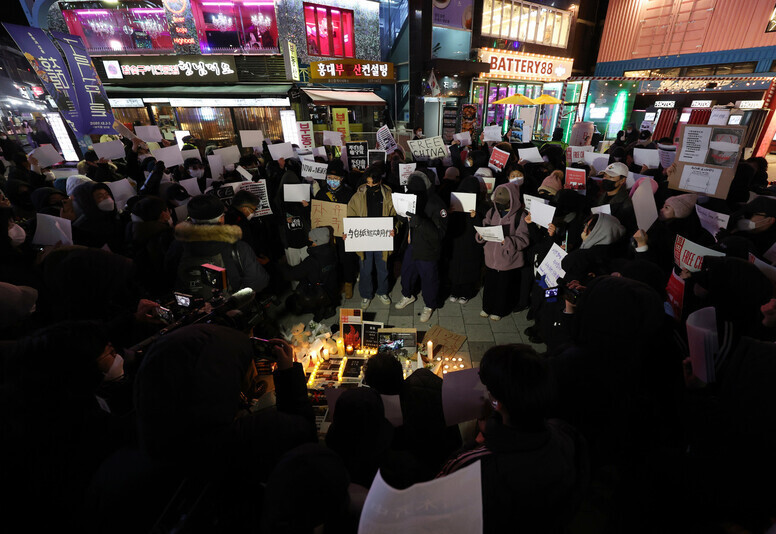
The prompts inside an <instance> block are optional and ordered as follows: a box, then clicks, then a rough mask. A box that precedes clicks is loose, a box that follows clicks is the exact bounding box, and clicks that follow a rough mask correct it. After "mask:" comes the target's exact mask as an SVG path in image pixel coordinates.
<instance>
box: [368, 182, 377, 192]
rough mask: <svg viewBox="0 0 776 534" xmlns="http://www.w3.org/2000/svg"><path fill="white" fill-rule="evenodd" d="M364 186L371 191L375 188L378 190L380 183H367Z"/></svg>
mask: <svg viewBox="0 0 776 534" xmlns="http://www.w3.org/2000/svg"><path fill="white" fill-rule="evenodd" d="M366 188H367V189H368V190H369V191H373V192H374V191H377V190H379V189H380V184H379V183H377V184H374V185H369V184H367V186H366Z"/></svg>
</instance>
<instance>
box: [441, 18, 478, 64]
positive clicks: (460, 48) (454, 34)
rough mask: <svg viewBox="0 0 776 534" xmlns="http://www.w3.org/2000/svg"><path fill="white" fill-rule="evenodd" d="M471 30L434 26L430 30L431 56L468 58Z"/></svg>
mask: <svg viewBox="0 0 776 534" xmlns="http://www.w3.org/2000/svg"><path fill="white" fill-rule="evenodd" d="M471 38H472V34H471V32H468V31H464V30H452V29H450V28H441V27H439V26H434V27H433V28H432V30H431V57H435V58H443V59H462V60H468V59H469V48H470V46H471Z"/></svg>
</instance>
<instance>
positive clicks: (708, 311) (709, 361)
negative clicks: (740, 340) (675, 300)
mask: <svg viewBox="0 0 776 534" xmlns="http://www.w3.org/2000/svg"><path fill="white" fill-rule="evenodd" d="M686 324H687V348H688V349H689V352H690V362H691V363H692V374H694V375H695V376H697V377H698V378H700V379H701V380H703V381H704V382H706V383H707V384H709V383H711V382H714V381H715V380H716V373H715V369H714V354H715V353H716V352H717V351H718V350H719V341H718V337H717V312H716V310H715V309H714V308H713V307H708V308H701V309H700V310H698V311H695V312H693V313H691V314H690V315H688V316H687V323H686Z"/></svg>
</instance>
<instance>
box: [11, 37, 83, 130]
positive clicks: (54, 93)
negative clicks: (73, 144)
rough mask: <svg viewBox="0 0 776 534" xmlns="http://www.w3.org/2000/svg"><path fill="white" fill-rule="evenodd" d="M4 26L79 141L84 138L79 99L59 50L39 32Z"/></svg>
mask: <svg viewBox="0 0 776 534" xmlns="http://www.w3.org/2000/svg"><path fill="white" fill-rule="evenodd" d="M3 26H4V27H5V29H6V30H7V31H8V33H9V34H10V36H11V38H12V39H13V40H14V41H15V42H16V46H18V47H19V50H21V52H22V54H24V57H25V58H27V61H28V62H29V63H30V66H31V67H32V70H33V71H35V74H36V75H37V76H38V78H39V79H40V81H41V83H42V84H43V87H45V88H46V91H47V92H48V94H49V95H50V96H51V98H52V99H53V100H54V103H55V104H56V105H57V107H58V108H59V111H60V112H61V113H62V117H63V118H64V119H65V121H66V122H67V124H68V125H69V126H70V128H71V129H72V130H73V132H74V133H75V135H76V137H78V138H80V137H83V135H84V132H82V128H81V120H82V119H81V113H80V110H79V108H78V97H77V96H76V91H75V88H74V87H73V83H72V80H71V78H70V74H69V73H68V71H67V65H66V64H65V60H64V59H63V58H62V54H60V53H59V50H57V47H56V46H55V45H54V43H52V42H51V39H49V37H48V35H46V32H44V31H43V30H41V29H40V28H28V27H26V26H17V25H16V24H7V23H5V22H4V23H3Z"/></svg>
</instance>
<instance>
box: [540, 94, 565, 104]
mask: <svg viewBox="0 0 776 534" xmlns="http://www.w3.org/2000/svg"><path fill="white" fill-rule="evenodd" d="M533 102H534V104H562V103H563V100H561V99H560V98H555V97H554V96H550V95H542V96H540V97H538V98H534V100H533Z"/></svg>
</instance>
